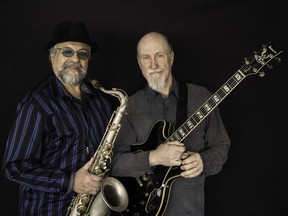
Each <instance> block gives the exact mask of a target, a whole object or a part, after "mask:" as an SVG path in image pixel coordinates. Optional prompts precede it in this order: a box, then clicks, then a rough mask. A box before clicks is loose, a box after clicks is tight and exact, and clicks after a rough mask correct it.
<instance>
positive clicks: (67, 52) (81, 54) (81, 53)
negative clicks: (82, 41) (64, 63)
mask: <svg viewBox="0 0 288 216" xmlns="http://www.w3.org/2000/svg"><path fill="white" fill-rule="evenodd" d="M56 49H57V50H61V53H62V55H63V56H65V57H68V58H71V57H72V56H74V54H75V53H77V56H78V58H79V59H82V60H87V59H89V58H90V55H91V54H90V52H89V51H87V50H85V49H81V50H78V51H75V50H73V49H71V48H70V47H63V48H56Z"/></svg>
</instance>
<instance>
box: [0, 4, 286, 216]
mask: <svg viewBox="0 0 288 216" xmlns="http://www.w3.org/2000/svg"><path fill="white" fill-rule="evenodd" d="M283 2H284V1H283ZM283 2H282V1H278V0H273V1H267V0H263V1H260V0H254V1H253V0H251V1H250V0H249V1H248V0H241V1H233V0H179V1H176V0H174V1H173V0H84V1H79V0H78V1H76V0H57V1H56V0H50V1H39V0H34V1H33V0H25V1H15V0H10V1H9V2H8V1H7V2H6V1H1V3H0V8H1V13H0V16H1V33H0V39H1V58H0V62H1V65H2V66H1V74H2V75H1V77H2V78H1V79H0V88H1V89H0V93H1V112H0V115H1V116H0V119H1V123H0V127H1V128H0V129H1V136H0V138H1V144H0V152H1V154H0V160H1V165H2V158H3V152H4V149H5V141H6V138H7V135H8V132H9V129H10V127H11V125H12V122H13V120H14V117H15V108H16V105H17V103H18V102H19V100H20V99H21V98H22V97H23V95H24V93H25V92H26V91H27V90H28V89H30V88H32V87H33V86H35V85H36V84H37V83H38V82H39V81H40V80H42V79H43V78H45V77H46V76H47V75H48V74H49V73H51V71H50V67H49V64H48V58H47V53H46V52H45V51H44V50H43V48H42V47H43V44H45V43H46V42H47V41H48V40H49V39H50V38H51V34H52V28H53V27H54V26H55V24H57V23H58V22H60V21H62V20H67V19H75V20H80V21H82V22H84V23H86V24H87V26H88V28H89V29H90V31H91V35H92V38H93V39H95V41H97V43H98V45H99V52H98V53H97V54H96V56H95V57H94V59H93V60H92V62H91V65H90V68H89V73H90V76H91V77H94V78H97V79H98V80H99V81H100V82H101V83H102V85H103V86H105V87H106V88H112V87H118V88H122V89H124V90H125V91H126V92H127V93H128V94H129V95H130V94H132V93H133V92H135V91H136V90H137V89H138V88H140V87H143V86H144V84H145V82H144V79H143V78H142V76H141V73H140V71H139V69H138V66H137V63H136V58H135V46H136V42H137V40H138V39H139V37H140V36H142V35H143V34H144V33H146V32H148V31H161V32H163V33H165V34H167V35H168V36H169V38H170V40H171V42H172V44H173V45H174V50H175V63H174V66H173V72H174V74H175V76H176V77H177V78H178V79H179V80H186V81H189V82H192V83H195V84H200V85H203V86H206V87H207V88H208V89H209V90H210V91H211V92H214V91H216V90H217V89H218V88H219V87H220V86H221V85H222V84H223V83H224V82H226V81H227V80H228V78H230V77H231V76H232V74H234V72H236V70H238V69H239V68H240V67H241V66H242V64H243V58H244V57H250V56H251V55H252V54H253V51H258V50H259V49H260V48H261V45H262V44H266V43H268V42H269V41H273V42H274V46H276V47H278V48H279V49H281V50H284V53H283V54H282V62H281V63H280V64H277V65H274V69H273V70H266V71H267V73H266V76H264V77H263V78H260V77H258V76H250V77H247V78H246V79H245V80H244V81H243V82H242V83H241V84H240V85H239V86H238V87H237V88H236V89H235V90H234V91H233V92H232V93H231V94H230V95H229V96H228V97H227V99H225V100H224V101H223V102H222V103H221V104H220V109H221V114H222V117H223V120H224V122H225V124H226V126H227V130H228V132H229V134H230V136H231V140H232V147H231V151H230V157H229V160H228V162H227V163H226V164H225V166H224V168H223V171H222V172H221V173H220V174H218V175H216V176H211V177H209V178H207V186H206V192H207V193H206V209H207V210H206V212H207V215H208V216H214V215H217V216H218V215H221V216H238V215H239V216H243V215H245V216H250V215H251V216H252V215H253V216H255V215H265V216H266V215H280V213H281V212H283V211H286V210H287V196H286V195H287V184H286V182H287V177H285V176H286V175H285V173H286V172H287V168H286V164H287V162H288V160H287V148H286V146H287V143H286V140H287V139H285V138H286V135H285V133H287V129H288V124H287V120H288V119H287V110H288V96H287V91H288V86H287V81H288V79H287V75H286V73H287V70H286V68H285V67H286V66H287V53H286V52H287V47H288V45H287V42H286V39H287V38H288V37H287V36H288V33H286V32H287V18H288V15H287V11H288V10H287V9H288V8H287V6H284V3H283ZM0 191H1V193H0V195H1V198H2V200H3V201H1V202H0V206H1V208H0V209H1V215H17V205H18V186H17V184H15V183H11V182H9V181H8V180H7V179H5V178H4V177H3V175H2V174H1V175H0ZM191 195H192V196H193V194H191Z"/></svg>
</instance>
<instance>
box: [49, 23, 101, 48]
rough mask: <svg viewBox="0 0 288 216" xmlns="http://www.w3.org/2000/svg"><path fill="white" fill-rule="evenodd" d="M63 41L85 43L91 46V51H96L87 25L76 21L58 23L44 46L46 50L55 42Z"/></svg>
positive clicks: (95, 45)
mask: <svg viewBox="0 0 288 216" xmlns="http://www.w3.org/2000/svg"><path fill="white" fill-rule="evenodd" d="M65 41H76V42H82V43H86V44H88V45H89V46H90V47H91V52H92V53H94V52H95V51H97V44H96V43H94V42H93V41H91V39H90V36H89V32H88V30H87V27H86V26H85V24H83V23H81V22H78V21H64V22H61V23H59V24H58V25H57V26H56V27H55V29H54V34H53V39H52V40H51V41H49V42H48V43H46V44H45V46H44V48H45V49H46V50H47V51H48V50H49V49H50V48H52V47H53V46H54V45H55V44H57V43H61V42H65Z"/></svg>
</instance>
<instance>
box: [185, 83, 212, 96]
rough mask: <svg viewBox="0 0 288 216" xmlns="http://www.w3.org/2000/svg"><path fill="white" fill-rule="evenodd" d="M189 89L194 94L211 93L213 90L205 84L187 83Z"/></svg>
mask: <svg viewBox="0 0 288 216" xmlns="http://www.w3.org/2000/svg"><path fill="white" fill-rule="evenodd" d="M187 86H188V91H189V92H190V93H192V94H200V95H211V92H210V91H209V90H208V89H207V88H206V87H204V86H201V85H197V84H193V83H187Z"/></svg>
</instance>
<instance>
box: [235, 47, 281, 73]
mask: <svg viewBox="0 0 288 216" xmlns="http://www.w3.org/2000/svg"><path fill="white" fill-rule="evenodd" d="M282 52H283V51H282V50H281V51H277V50H276V49H275V48H273V47H272V43H271V42H270V43H268V44H266V45H262V49H261V50H260V51H258V52H254V55H253V56H252V57H250V58H249V59H246V58H245V61H244V65H243V66H242V67H241V68H240V71H241V72H242V73H243V74H244V75H245V76H248V75H255V74H259V76H260V77H263V76H264V75H265V72H264V71H263V70H262V69H264V68H265V67H266V68H269V69H273V65H272V63H273V61H274V60H275V61H276V62H278V63H279V62H280V61H281V59H280V58H279V55H280V54H281V53H282Z"/></svg>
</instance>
